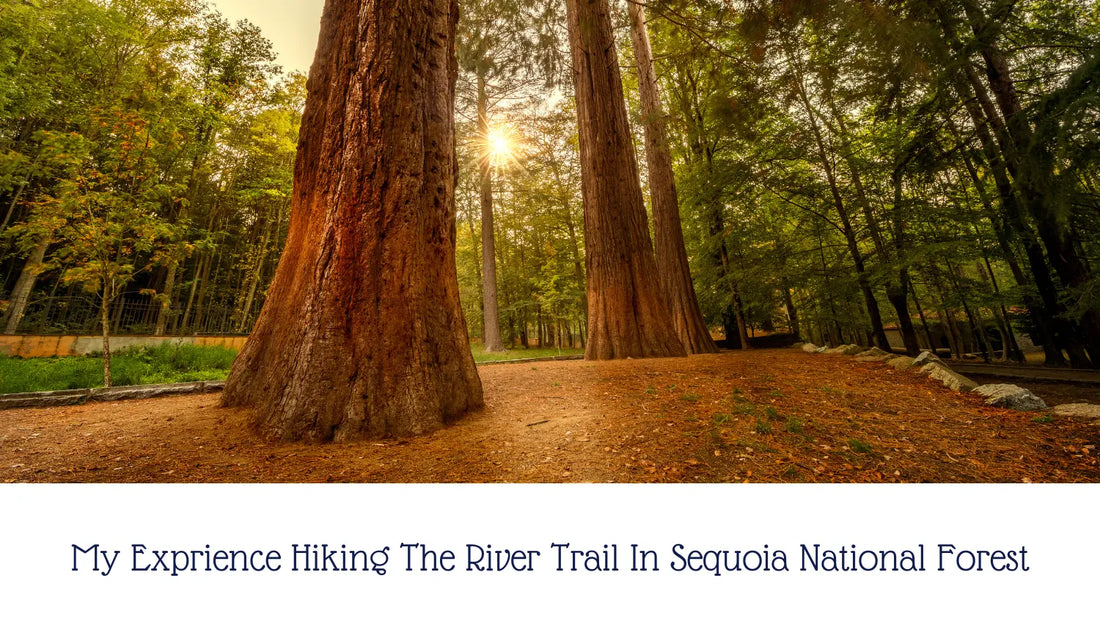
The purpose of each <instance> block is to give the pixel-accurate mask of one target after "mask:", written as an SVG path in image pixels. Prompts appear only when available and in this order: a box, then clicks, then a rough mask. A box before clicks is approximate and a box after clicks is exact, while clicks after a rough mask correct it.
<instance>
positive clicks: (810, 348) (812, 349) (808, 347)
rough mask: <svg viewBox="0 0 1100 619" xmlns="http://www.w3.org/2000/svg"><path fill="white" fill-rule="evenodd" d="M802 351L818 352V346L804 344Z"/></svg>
mask: <svg viewBox="0 0 1100 619" xmlns="http://www.w3.org/2000/svg"><path fill="white" fill-rule="evenodd" d="M802 351H803V352H817V345H816V344H803V345H802Z"/></svg>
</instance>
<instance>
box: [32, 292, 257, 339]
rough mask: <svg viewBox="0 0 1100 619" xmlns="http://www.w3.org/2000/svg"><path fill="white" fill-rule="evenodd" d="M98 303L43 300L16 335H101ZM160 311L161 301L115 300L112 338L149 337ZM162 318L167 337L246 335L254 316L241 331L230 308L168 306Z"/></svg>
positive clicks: (131, 297)
mask: <svg viewBox="0 0 1100 619" xmlns="http://www.w3.org/2000/svg"><path fill="white" fill-rule="evenodd" d="M100 307H101V306H100V302H99V300H98V299H95V298H93V297H89V296H71V297H44V298H39V299H35V300H34V301H32V302H31V303H29V304H28V305H27V309H26V310H25V312H24V314H23V320H22V321H20V323H19V328H18V329H17V333H20V334H44V335H45V334H49V335H87V334H96V333H100V332H101V330H102V327H101V326H100V320H99V315H100ZM161 310H162V305H161V303H160V302H158V301H156V300H155V299H152V298H150V297H148V296H146V295H142V294H138V293H131V294H125V295H122V296H120V297H119V298H117V299H115V301H114V302H113V303H112V304H111V307H110V317H111V333H112V334H113V335H152V334H154V333H155V332H156V329H157V321H158V318H159V316H160V313H161ZM165 316H166V318H165V333H167V334H168V335H246V334H247V333H248V331H249V330H251V328H252V326H253V324H254V323H255V320H256V317H255V316H249V317H248V319H247V320H246V321H245V324H244V327H245V328H244V329H241V328H240V327H241V319H240V315H239V314H238V312H237V311H236V310H235V308H233V307H229V306H225V305H205V306H202V307H199V306H198V305H197V304H196V305H194V306H192V307H191V309H190V311H189V312H188V311H187V308H186V307H180V306H170V307H169V308H168V312H167V313H166V315H165Z"/></svg>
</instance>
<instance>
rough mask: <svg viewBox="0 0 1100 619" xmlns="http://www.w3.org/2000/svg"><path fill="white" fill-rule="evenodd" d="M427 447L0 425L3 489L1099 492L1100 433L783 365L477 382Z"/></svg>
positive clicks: (112, 417)
mask: <svg viewBox="0 0 1100 619" xmlns="http://www.w3.org/2000/svg"><path fill="white" fill-rule="evenodd" d="M481 374H482V378H483V381H484V384H485V393H486V399H487V405H486V409H485V410H484V411H482V412H478V413H476V414H473V415H471V416H469V417H467V418H466V419H464V420H463V421H461V422H460V423H458V424H456V425H454V426H452V427H449V428H447V429H444V430H442V431H440V432H437V433H435V434H433V435H431V436H426V437H419V438H414V439H410V440H402V441H393V440H390V441H378V442H362V443H355V444H345V445H286V444H268V443H265V442H263V441H262V440H260V439H259V438H258V437H256V436H255V435H254V434H252V433H251V432H250V431H249V430H248V429H247V427H246V425H245V421H244V420H245V417H246V415H245V413H244V411H240V410H232V409H220V408H218V407H217V402H218V400H217V396H216V395H205V396H185V397H177V398H165V399H159V400H147V401H140V402H125V403H106V404H93V405H86V406H81V407H66V408H53V409H28V410H15V411H4V412H2V413H0V480H3V481H8V482H20V481H40V482H44V481H50V482H54V481H56V482H325V481H341V482H344V481H347V482H742V481H752V482H757V481H769V482H771V481H792V482H828V481H859V482H866V481H906V482H923V481H931V482H992V481H996V482H1020V481H1052V482H1070V481H1089V482H1094V481H1100V466H1098V462H1097V456H1096V445H1097V444H1098V441H1100V427H1097V426H1094V425H1090V423H1089V422H1087V421H1081V420H1069V419H1055V420H1052V421H1050V420H1046V419H1044V418H1042V417H1037V416H1036V415H1035V414H1034V413H1017V412H1006V411H1002V410H998V409H992V408H988V407H985V406H983V405H982V402H981V400H980V398H978V397H976V396H967V395H959V394H955V393H952V392H950V391H946V390H944V389H943V388H942V387H939V386H937V384H935V383H932V382H930V381H928V380H926V379H924V378H922V377H920V376H918V375H917V374H916V373H913V372H901V371H895V370H891V369H889V368H885V367H883V366H881V365H879V364H861V363H856V362H853V361H851V360H850V359H847V358H844V357H842V356H836V355H807V354H805V353H801V352H796V351H774V350H773V351H755V352H733V353H724V354H722V355H708V356H698V357H692V358H689V359H663V360H643V361H620V362H611V363H590V362H585V361H573V362H549V363H535V364H530V365H505V366H494V367H486V368H482V369H481Z"/></svg>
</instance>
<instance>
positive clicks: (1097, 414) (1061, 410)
mask: <svg viewBox="0 0 1100 619" xmlns="http://www.w3.org/2000/svg"><path fill="white" fill-rule="evenodd" d="M1050 412H1052V413H1054V414H1055V415H1060V416H1062V417H1087V418H1090V419H1100V406H1097V405H1096V404H1085V403H1082V402H1079V403H1077V404H1061V405H1058V406H1055V407H1054V408H1052V409H1051V411H1050Z"/></svg>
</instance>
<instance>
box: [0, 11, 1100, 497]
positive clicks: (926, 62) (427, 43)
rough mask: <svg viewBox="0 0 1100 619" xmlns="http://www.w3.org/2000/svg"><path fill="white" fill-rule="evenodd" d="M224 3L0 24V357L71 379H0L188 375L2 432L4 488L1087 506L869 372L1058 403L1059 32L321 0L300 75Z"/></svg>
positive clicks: (1074, 345) (1055, 473) (1066, 333)
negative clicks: (1054, 378) (28, 356)
mask: <svg viewBox="0 0 1100 619" xmlns="http://www.w3.org/2000/svg"><path fill="white" fill-rule="evenodd" d="M232 4H233V3H232V2H229V1H228V0H219V1H217V2H211V3H205V2H191V1H189V0H44V1H43V2H40V3H20V2H14V1H12V0H0V16H2V17H3V21H2V23H0V209H2V212H3V219H2V220H0V311H2V312H3V315H2V318H0V327H2V331H3V333H4V334H5V336H8V337H23V336H27V337H31V338H35V337H39V336H83V337H85V338H86V337H90V336H91V334H93V333H94V334H95V335H94V337H95V338H96V339H98V340H99V343H98V344H97V346H96V349H95V350H96V354H97V356H96V357H95V359H96V360H98V365H99V366H101V367H96V368H91V367H89V366H88V360H79V359H74V360H65V361H62V360H50V361H42V362H37V361H36V362H35V363H41V364H44V365H34V364H31V363H30V362H23V361H14V362H12V363H6V364H0V371H3V372H4V373H5V374H6V375H5V376H3V377H0V378H4V379H5V380H0V387H2V388H3V389H4V390H12V391H21V390H34V389H54V388H56V387H55V386H54V385H56V384H57V383H58V382H62V381H63V382H64V385H65V386H68V387H77V386H79V387H80V388H81V389H83V388H88V389H91V388H93V387H94V386H95V385H98V384H102V385H104V389H110V388H111V387H112V386H121V385H124V384H130V383H135V382H149V381H152V382H170V381H176V380H179V381H187V380H192V381H205V380H217V379H220V378H222V377H224V378H225V379H226V380H225V383H224V391H223V392H222V394H221V396H220V398H219V397H217V396H196V397H181V398H178V399H172V400H157V401H150V402H144V403H140V402H139V403H131V404H94V405H89V406H86V407H79V408H62V409H49V410H43V411H22V412H17V413H13V414H12V415H11V416H5V417H4V420H3V421H2V422H0V424H3V425H0V427H2V428H5V431H4V432H3V433H0V440H2V441H3V442H2V444H0V459H2V460H3V461H4V462H5V463H6V468H0V472H3V471H11V472H12V473H11V474H12V476H13V477H12V479H13V480H24V479H34V480H43V481H54V480H68V481H78V480H89V481H91V480H94V481H174V480H186V481H325V480H330V479H331V480H334V481H344V480H346V481H563V480H564V481H593V482H597V481H684V482H693V481H720V482H736V481H755V480H766V481H831V480H838V481H882V480H894V481H1006V482H1018V481H1025V480H1031V481H1093V480H1095V479H1096V476H1097V473H1096V472H1095V471H1094V469H1095V464H1096V462H1095V456H1094V455H1093V452H1094V451H1095V447H1094V445H1095V443H1096V441H1095V429H1094V428H1093V426H1090V425H1088V422H1085V421H1066V420H1063V419H1058V418H1056V415H1054V416H1052V414H1038V415H1037V414H1035V413H1009V412H1003V411H995V410H993V409H990V408H987V407H986V406H985V404H984V403H983V401H982V400H980V399H977V396H971V395H957V394H953V393H944V392H942V391H943V390H942V388H941V387H940V386H939V385H937V384H935V383H931V382H929V381H928V380H926V379H925V378H923V377H921V376H919V375H917V374H916V373H915V372H911V371H909V370H908V368H909V366H908V363H909V360H913V361H914V362H915V361H916V360H917V359H916V358H917V357H918V356H920V357H926V355H929V354H931V353H937V354H939V353H940V352H941V351H945V353H944V354H945V356H946V357H948V358H950V361H951V363H952V365H954V364H955V363H957V362H960V361H961V362H963V364H964V365H965V364H966V363H968V362H979V361H980V362H982V363H983V364H984V365H985V366H989V367H993V366H997V367H998V368H1000V367H1007V366H1009V365H1010V364H1016V365H1015V366H1014V368H1015V369H1014V370H1001V369H996V368H995V369H994V370H989V369H984V368H977V369H975V368H971V371H972V372H977V373H980V372H983V371H984V372H987V373H988V372H990V371H993V372H1003V373H1004V372H1007V373H1009V375H1012V374H1011V372H1012V371H1016V370H1018V371H1019V372H1024V374H1022V375H1019V374H1017V376H1019V377H1020V378H1021V379H1024V380H1026V379H1027V378H1028V377H1029V376H1031V377H1035V376H1036V374H1035V372H1039V371H1051V372H1063V371H1066V372H1068V371H1073V372H1079V373H1083V374H1081V375H1083V376H1085V377H1086V378H1085V379H1084V381H1083V384H1086V385H1088V384H1093V382H1092V381H1093V380H1094V379H1093V377H1094V375H1095V371H1096V368H1098V367H1100V278H1097V277H1096V276H1095V273H1096V272H1097V265H1100V244H1098V242H1097V240H1098V239H1100V234H1098V231H1100V190H1098V187H1100V165H1098V160H1097V158H1096V153H1097V152H1100V149H1098V142H1097V136H1098V135H1100V132H1098V131H1097V128H1098V127H1100V107H1098V101H1100V100H1098V99H1097V98H1096V96H1095V93H1096V90H1097V85H1098V84H1100V9H1098V7H1097V5H1096V3H1095V2H1089V1H1086V0H1075V1H1073V2H1051V1H1049V0H1028V1H1026V2H1013V1H1005V0H936V1H935V2H910V1H904V2H876V1H872V0H869V1H867V2H859V3H835V2H824V1H820V0H807V1H805V2H785V1H782V2H781V1H763V0H759V1H758V0H736V1H730V2H683V1H681V0H656V1H654V2H640V1H638V0H629V1H619V0H568V1H566V2H559V1H556V0H553V1H549V0H400V1H396V0H395V1H392V2H390V1H380V0H326V1H325V2H324V3H323V7H322V6H320V4H321V3H320V2H318V3H317V4H318V6H317V7H316V8H317V13H316V15H317V17H319V22H320V23H319V36H318V37H317V40H316V43H317V47H316V52H315V55H314V56H313V62H312V64H311V65H310V66H309V68H308V72H307V71H306V70H305V67H304V66H301V65H299V66H297V67H284V66H282V65H280V64H278V58H279V55H278V52H277V50H276V48H275V45H274V43H273V42H272V41H271V40H269V39H268V38H267V37H266V36H265V33H264V32H263V31H262V30H261V28H260V27H258V26H257V25H256V24H253V23H252V22H250V21H248V20H247V19H243V20H239V21H230V20H229V19H227V18H225V17H224V16H223V15H222V14H221V13H220V12H219V6H221V7H223V8H224V7H228V6H229V5H232ZM367 16H369V17H367ZM105 59H114V60H113V61H106V60H105ZM758 334H774V335H779V336H781V337H784V338H788V339H787V343H788V344H789V343H791V342H795V341H799V342H810V343H812V344H807V346H809V349H810V350H818V349H820V350H819V351H824V350H826V349H827V348H828V349H839V348H841V347H842V346H844V345H845V344H848V345H849V346H853V347H858V348H860V349H861V350H862V349H864V348H866V347H872V346H873V347H874V349H875V351H876V354H877V353H881V354H882V355H889V354H893V353H895V352H898V353H901V352H904V354H905V355H906V357H905V358H901V359H898V358H894V359H893V360H892V361H890V363H891V364H892V365H896V366H897V367H894V368H884V367H880V366H878V364H875V367H865V366H861V365H860V364H856V363H854V362H852V361H851V360H847V359H839V358H821V359H818V358H808V357H805V356H800V355H799V353H796V352H793V351H775V350H772V351H768V350H753V348H754V347H755V343H754V338H755V336H757V335H758ZM140 336H151V337H153V338H173V337H191V338H196V337H214V338H239V339H241V340H243V341H244V344H243V348H241V350H240V353H239V355H237V356H236V357H235V358H232V359H230V357H229V356H224V357H221V358H217V359H213V360H211V362H210V363H207V364H205V365H203V366H202V367H191V365H188V363H189V362H188V363H185V362H184V361H186V360H185V359H183V357H188V356H191V355H190V354H176V352H173V351H171V350H169V351H165V353H164V354H159V353H158V354H153V353H151V352H137V353H134V355H130V356H128V354H129V353H124V354H120V355H118V356H117V359H116V362H115V366H114V368H112V361H111V360H112V338H115V340H116V343H117V344H118V348H119V349H121V348H122V342H121V341H120V340H122V339H123V337H140ZM245 338H247V339H245ZM719 338H720V339H723V340H724V341H723V342H722V344H723V346H724V347H725V348H727V349H731V350H732V349H740V350H739V351H738V352H735V353H729V352H727V353H722V354H719V353H718V347H717V344H716V342H715V340H716V339H719ZM471 341H474V342H477V343H478V345H479V346H480V347H482V348H483V349H484V351H485V352H486V353H490V354H494V355H505V356H506V355H508V354H509V353H508V351H509V350H512V351H525V350H529V349H542V350H550V349H558V350H560V349H567V350H576V351H579V350H581V349H583V350H584V357H585V359H586V360H585V361H583V362H565V363H561V364H544V363H535V364H530V365H523V366H511V367H491V368H488V367H482V368H480V369H479V368H478V366H477V363H478V361H479V359H477V358H476V355H475V353H474V352H472V351H471ZM925 351H928V352H927V353H926V352H925ZM177 352H178V351H177ZM203 354H205V353H203ZM135 355H136V357H135ZM194 356H195V357H199V356H202V355H199V354H196V355H194ZM933 357H934V355H933ZM1029 359H1030V360H1034V361H1039V360H1040V359H1041V362H1042V363H1043V364H1044V365H1045V366H1049V367H1047V368H1030V367H1027V363H1028V361H1029ZM880 360H881V359H880ZM937 361H938V358H937ZM82 363H83V364H84V365H80V364H82ZM208 365H209V366H212V367H207V366H208ZM78 366H79V367H78ZM230 366H231V367H230ZM47 367H48V368H50V369H51V370H56V371H57V378H56V379H55V378H51V377H46V376H44V374H46V372H45V371H44V370H41V371H40V370H38V369H36V368H47ZM900 368H907V369H905V370H902V369H900ZM1067 368H1070V369H1067ZM928 369H929V370H931V372H932V374H931V375H932V376H936V373H937V372H938V373H939V374H941V375H943V376H944V377H947V378H945V379H943V380H944V384H947V382H948V380H955V381H956V383H955V385H954V386H953V388H956V389H957V388H958V384H959V383H958V381H964V382H965V383H966V384H967V385H968V386H967V388H966V389H964V391H965V390H969V388H971V387H974V386H976V385H975V384H974V383H973V382H971V381H970V380H969V379H967V378H965V377H963V376H960V375H958V374H955V373H954V372H952V371H951V370H950V369H949V368H947V367H946V366H944V367H942V368H941V369H936V368H928ZM100 372H101V375H102V381H101V382H100V378H99V376H98V374H99V373H100ZM17 373H18V374H20V375H19V376H16V374H17ZM93 373H95V374H97V375H96V376H94V377H92V376H90V375H91V374H93ZM1062 376H1066V375H1065V374H1062ZM46 378H50V381H52V382H50V381H46V380H45V379H46ZM40 379H41V380H40ZM78 379H79V381H82V382H77V381H78ZM989 382H992V381H989ZM1012 382H1019V381H1017V380H1015V379H1013V381H1012ZM1070 382H1072V381H1070ZM5 384H10V385H12V386H11V387H10V388H9V387H4V385H5ZM1040 384H1042V383H1040ZM219 387H221V385H219ZM1087 388H1088V387H1081V388H1078V387H1072V388H1070V387H1065V388H1061V391H1065V392H1066V393H1056V392H1057V391H1058V390H1054V391H1052V392H1051V393H1054V395H1055V397H1057V398H1062V397H1063V396H1064V397H1071V396H1072V395H1073V394H1074V393H1076V392H1077V391H1080V389H1087ZM203 389H205V386H204V387H203ZM1018 391H1023V390H1022V389H1021V390H1018ZM1028 395H1031V394H1028ZM89 397H92V396H89ZM96 397H98V395H97V396H96ZM1036 401H1037V399H1036ZM1090 401H1092V400H1090ZM19 405H26V403H25V402H20V404H19ZM1045 406H1046V405H1045V404H1044V403H1041V402H1040V403H1038V405H1037V407H1036V408H1035V409H1032V410H1042V409H1044V408H1045ZM433 433H438V435H436V436H429V435H432V434H433ZM395 441H397V442H395ZM295 443H298V445H297V446H294V445H293V444H295ZM324 443H338V444H345V445H346V450H340V449H337V448H334V447H322V446H318V445H321V444H324ZM43 445H49V446H50V447H48V448H45V447H42V446H43ZM112 463H114V464H112ZM1090 466H1091V467H1092V468H1089V467H1090Z"/></svg>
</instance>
